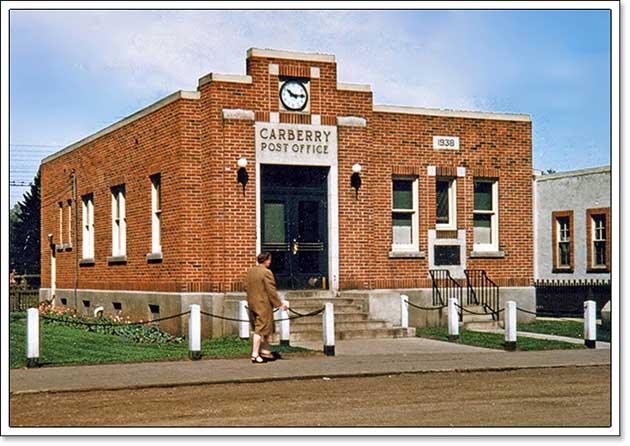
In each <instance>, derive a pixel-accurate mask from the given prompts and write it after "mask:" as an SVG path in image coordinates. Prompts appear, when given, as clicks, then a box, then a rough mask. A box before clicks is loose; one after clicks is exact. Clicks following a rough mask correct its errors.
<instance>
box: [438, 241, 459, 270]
mask: <svg viewBox="0 0 630 446" xmlns="http://www.w3.org/2000/svg"><path fill="white" fill-rule="evenodd" d="M460 250H461V249H460V246H459V245H435V246H434V248H433V258H434V259H435V260H434V263H435V266H442V265H461V261H460V255H459V252H460Z"/></svg>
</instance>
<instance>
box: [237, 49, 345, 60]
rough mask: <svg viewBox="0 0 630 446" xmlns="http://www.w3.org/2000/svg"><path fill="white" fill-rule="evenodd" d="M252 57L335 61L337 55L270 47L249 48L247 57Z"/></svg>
mask: <svg viewBox="0 0 630 446" xmlns="http://www.w3.org/2000/svg"><path fill="white" fill-rule="evenodd" d="M250 57H268V58H272V59H290V60H304V61H311V62H327V63H335V56H334V55H333V54H322V53H303V52H301V51H285V50H272V49H268V48H265V49H262V48H250V49H248V50H247V58H248V59H249V58H250Z"/></svg>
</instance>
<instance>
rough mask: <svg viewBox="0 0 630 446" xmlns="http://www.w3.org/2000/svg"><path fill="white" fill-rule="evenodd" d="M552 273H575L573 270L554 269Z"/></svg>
mask: <svg viewBox="0 0 630 446" xmlns="http://www.w3.org/2000/svg"><path fill="white" fill-rule="evenodd" d="M551 272H552V273H559V274H562V273H569V274H572V273H573V268H553V269H552V270H551Z"/></svg>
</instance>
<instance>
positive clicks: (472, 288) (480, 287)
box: [464, 269, 499, 321]
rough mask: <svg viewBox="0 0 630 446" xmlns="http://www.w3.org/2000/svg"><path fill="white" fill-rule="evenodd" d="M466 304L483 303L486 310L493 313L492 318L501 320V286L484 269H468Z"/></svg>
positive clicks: (466, 272)
mask: <svg viewBox="0 0 630 446" xmlns="http://www.w3.org/2000/svg"><path fill="white" fill-rule="evenodd" d="M464 273H465V274H466V304H468V305H481V306H482V307H483V309H484V311H486V312H490V313H492V319H494V320H496V321H498V320H499V286H498V285H497V284H496V283H494V282H493V281H492V280H491V279H490V278H489V277H488V275H487V274H486V271H485V270H482V269H467V270H465V271H464Z"/></svg>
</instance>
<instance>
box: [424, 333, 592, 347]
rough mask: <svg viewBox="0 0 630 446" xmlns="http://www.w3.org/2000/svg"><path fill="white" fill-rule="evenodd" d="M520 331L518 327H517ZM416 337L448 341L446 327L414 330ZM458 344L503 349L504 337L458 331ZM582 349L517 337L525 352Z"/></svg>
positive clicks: (567, 344)
mask: <svg viewBox="0 0 630 446" xmlns="http://www.w3.org/2000/svg"><path fill="white" fill-rule="evenodd" d="M519 329H520V327H519ZM416 336H418V337H421V338H430V339H437V340H440V341H447V340H448V329H447V328H446V327H427V328H416ZM456 342H457V343H458V344H464V345H473V346H476V347H484V348H494V349H503V348H504V343H505V337H504V335H503V334H500V333H481V332H478V331H471V330H460V332H459V339H458V340H457V341H456ZM574 348H578V349H579V348H584V346H583V345H582V344H571V343H569V342H561V341H549V340H546V339H534V338H526V337H524V336H517V338H516V349H517V350H522V351H527V350H560V349H574Z"/></svg>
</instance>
